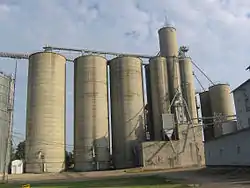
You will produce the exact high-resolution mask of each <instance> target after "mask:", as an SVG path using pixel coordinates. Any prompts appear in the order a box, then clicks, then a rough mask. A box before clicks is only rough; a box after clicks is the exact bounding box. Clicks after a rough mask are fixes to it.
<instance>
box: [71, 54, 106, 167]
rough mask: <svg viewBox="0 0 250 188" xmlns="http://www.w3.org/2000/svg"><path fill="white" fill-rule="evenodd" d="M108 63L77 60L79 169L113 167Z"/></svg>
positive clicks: (91, 57) (76, 149)
mask: <svg viewBox="0 0 250 188" xmlns="http://www.w3.org/2000/svg"><path fill="white" fill-rule="evenodd" d="M107 89H108V88H107V60H106V59H105V58H104V57H102V56H98V55H86V56H81V57H78V58H76V59H75V60H74V129H75V133H74V134H75V141H74V159H75V170H77V171H93V170H104V169H108V168H109V167H110V164H109V159H110V154H109V136H108V125H109V122H108V95H107Z"/></svg>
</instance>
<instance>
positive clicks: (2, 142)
mask: <svg viewBox="0 0 250 188" xmlns="http://www.w3.org/2000/svg"><path fill="white" fill-rule="evenodd" d="M13 81H14V80H13V79H12V77H11V76H8V75H5V74H4V73H2V72H0V109H1V110H0V175H1V174H3V173H4V172H5V173H6V172H8V165H9V162H10V152H11V145H10V142H9V141H10V140H9V139H11V138H10V136H11V135H10V131H11V128H12V127H11V126H12V125H11V111H10V110H11V108H12V102H13V101H12V100H13V89H14V88H13Z"/></svg>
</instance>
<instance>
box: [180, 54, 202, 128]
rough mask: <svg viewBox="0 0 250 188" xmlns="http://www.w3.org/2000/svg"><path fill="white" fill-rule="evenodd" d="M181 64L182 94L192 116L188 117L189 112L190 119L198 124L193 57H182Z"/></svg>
mask: <svg viewBox="0 0 250 188" xmlns="http://www.w3.org/2000/svg"><path fill="white" fill-rule="evenodd" d="M179 66H180V76H181V89H182V95H183V98H184V99H185V101H186V103H187V106H188V110H189V114H190V116H191V117H188V116H189V114H187V117H188V119H189V118H191V119H192V121H193V123H194V124H197V123H198V120H197V106H196V99H195V87H194V77H193V69H192V62H191V59H190V58H189V57H181V58H180V59H179ZM185 111H186V110H185Z"/></svg>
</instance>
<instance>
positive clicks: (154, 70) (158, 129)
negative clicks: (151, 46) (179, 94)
mask: <svg viewBox="0 0 250 188" xmlns="http://www.w3.org/2000/svg"><path fill="white" fill-rule="evenodd" d="M149 68H150V82H151V84H150V85H151V95H152V101H153V102H152V111H153V121H154V127H153V128H154V140H158V141H160V140H163V132H162V131H163V122H162V114H164V113H170V100H169V90H168V74H167V62H166V58H165V57H160V56H157V57H153V58H151V59H150V60H149Z"/></svg>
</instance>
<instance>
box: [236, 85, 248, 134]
mask: <svg viewBox="0 0 250 188" xmlns="http://www.w3.org/2000/svg"><path fill="white" fill-rule="evenodd" d="M233 95H234V103H235V110H236V116H237V121H238V123H237V129H238V130H240V129H244V128H247V127H250V81H248V82H247V83H246V84H244V85H242V86H241V87H239V88H238V89H236V90H235V91H234V92H233Z"/></svg>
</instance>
